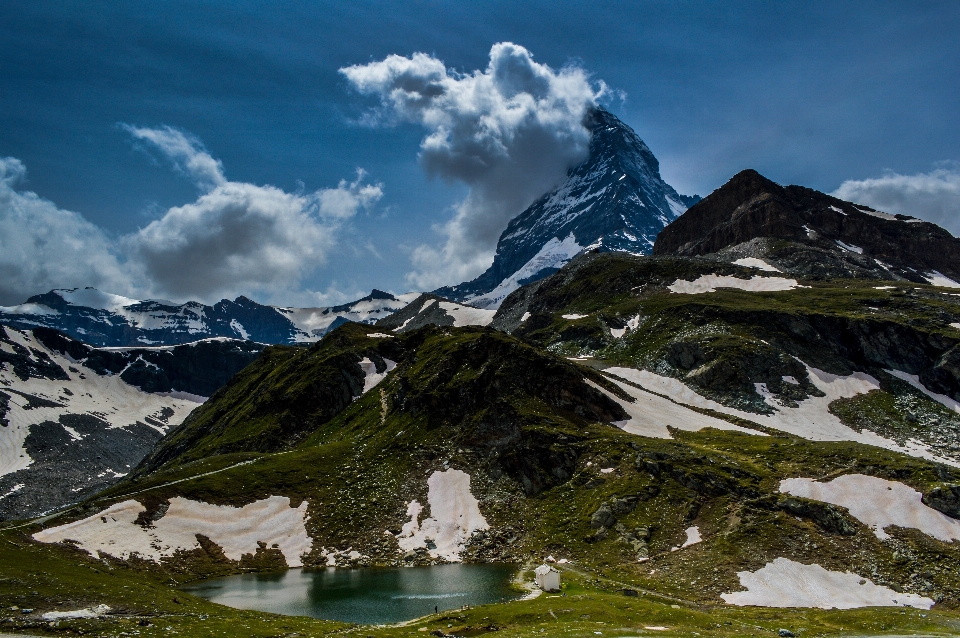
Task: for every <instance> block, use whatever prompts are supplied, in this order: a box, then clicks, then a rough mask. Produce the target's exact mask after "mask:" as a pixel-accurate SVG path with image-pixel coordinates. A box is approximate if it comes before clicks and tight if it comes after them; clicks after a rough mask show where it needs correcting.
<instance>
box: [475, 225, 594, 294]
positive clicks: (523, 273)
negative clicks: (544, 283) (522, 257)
mask: <svg viewBox="0 0 960 638" xmlns="http://www.w3.org/2000/svg"><path fill="white" fill-rule="evenodd" d="M581 250H583V246H581V245H580V244H578V243H577V239H576V237H574V236H573V233H570V234H569V235H567V238H566V239H564V240H563V241H560V240H559V239H557V238H556V237H554V238H552V239H551V240H550V241H548V242H547V243H546V244H544V245H543V248H541V249H540V251H539V252H538V253H537V254H536V255H534V256H533V257H531V258H530V260H529V261H528V262H527V263H525V264H524V265H523V266H521V267H520V269H519V270H517V272H515V273H513V274H512V275H510V276H509V277H507V278H506V279H504V280H503V281H501V282H500V284H499V285H497V287H496V288H494V289H493V290H491V291H490V292H488V293H486V294H485V295H481V296H479V297H473V298H470V299H467V301H469V302H470V303H471V304H472V305H474V306H477V307H479V308H490V309H493V310H496V309H497V308H499V307H500V304H501V303H502V302H503V300H504V299H505V298H506V297H507V295H509V294H510V293H511V292H513V291H514V290H516V289H517V288H519V287H520V286H521V285H523V284H522V283H521V282H522V281H524V280H527V279H530V278H531V277H533V276H534V275H536V274H537V273H539V272H540V271H542V270H545V269H556V270H559V269H560V268H562V267H563V266H564V265H565V264H566V263H567V262H569V261H570V260H571V259H573V258H574V257H575V256H576V255H577V254H578V253H579V252H580V251H581Z"/></svg>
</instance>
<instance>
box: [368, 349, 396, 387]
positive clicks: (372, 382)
mask: <svg viewBox="0 0 960 638" xmlns="http://www.w3.org/2000/svg"><path fill="white" fill-rule="evenodd" d="M383 362H384V363H386V364H387V367H386V369H384V371H383V372H377V364H375V363H374V362H373V361H371V360H370V359H368V358H367V357H364V358H363V360H362V361H361V362H360V368H361V369H362V370H363V374H364V378H363V392H362V394H366V393H367V392H369V391H370V390H372V389H373V388H374V387H376V385H377V384H378V383H380V382H381V381H383V380H384V379H385V378H386V376H387V375H388V374H390V371H391V370H393V369H394V368H396V367H397V362H396V361H391V360H390V359H384V360H383Z"/></svg>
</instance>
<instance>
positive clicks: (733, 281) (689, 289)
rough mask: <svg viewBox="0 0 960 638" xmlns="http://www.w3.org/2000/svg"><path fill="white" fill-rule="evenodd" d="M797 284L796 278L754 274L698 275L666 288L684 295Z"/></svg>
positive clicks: (776, 288)
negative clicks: (745, 276) (724, 289)
mask: <svg viewBox="0 0 960 638" xmlns="http://www.w3.org/2000/svg"><path fill="white" fill-rule="evenodd" d="M798 285H799V284H798V283H797V280H796V279H786V278H784V277H761V276H759V275H754V276H753V277H751V278H750V279H739V278H737V277H730V276H727V275H700V276H699V277H698V278H696V279H694V280H693V281H687V280H685V279H678V280H676V281H675V282H673V283H672V284H670V285H669V286H667V288H668V289H669V290H670V291H671V292H676V293H680V294H684V295H699V294H702V293H705V292H715V291H716V290H717V288H737V289H739V290H746V291H749V292H779V291H783V290H791V289H793V288H796V287H797V286H798Z"/></svg>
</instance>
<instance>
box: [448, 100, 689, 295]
mask: <svg viewBox="0 0 960 638" xmlns="http://www.w3.org/2000/svg"><path fill="white" fill-rule="evenodd" d="M585 125H586V127H587V128H588V129H589V130H590V131H591V138H590V155H589V157H588V159H587V160H586V161H585V162H583V163H582V164H580V165H579V166H577V167H575V168H573V169H571V170H570V172H569V174H568V175H567V177H566V179H565V180H564V181H563V182H562V183H561V184H560V185H559V186H558V187H557V188H556V189H554V190H553V191H551V192H549V193H546V194H545V195H543V197H541V198H540V199H538V200H537V201H535V202H534V203H533V204H531V205H530V207H529V208H527V209H526V210H525V211H523V212H522V213H520V214H519V215H518V216H517V217H515V218H514V219H513V220H511V221H510V223H509V225H508V226H507V228H506V230H504V231H503V234H502V235H501V236H500V241H499V242H498V243H497V252H496V256H495V257H494V261H493V265H491V266H490V268H489V269H488V270H487V271H486V272H484V273H483V274H482V275H480V276H479V277H477V278H476V279H474V280H473V281H470V282H465V283H463V284H460V285H458V286H449V287H445V288H440V289H438V290H436V291H434V294H436V295H439V296H442V297H445V298H448V299H452V300H454V301H461V302H468V303H470V304H471V305H474V306H477V307H480V308H494V309H495V308H496V307H497V306H498V305H499V304H500V302H501V301H502V300H503V298H504V297H506V296H507V295H508V294H509V293H511V292H513V291H514V290H516V289H517V288H519V287H520V286H522V285H524V284H526V283H529V282H531V281H535V280H537V279H540V278H542V277H545V276H547V275H549V274H550V273H552V272H555V271H556V270H557V269H558V268H560V267H561V266H563V264H565V263H567V262H568V261H569V260H570V259H571V258H572V257H573V256H574V255H576V254H578V253H579V252H580V251H582V250H584V249H585V248H587V247H589V248H591V249H593V248H598V249H600V250H614V251H623V252H631V253H640V254H648V253H649V252H650V251H651V250H652V249H653V242H654V239H655V238H656V237H657V234H658V233H659V232H660V231H661V230H662V229H663V227H664V226H666V225H667V224H669V223H670V222H671V221H673V220H674V219H676V217H677V215H679V214H680V213H682V212H683V211H685V210H686V209H687V207H689V206H690V205H692V204H694V203H695V202H697V201H698V200H699V198H698V197H697V196H684V195H680V194H678V193H677V192H676V190H674V189H673V188H672V187H671V186H670V185H669V184H667V183H666V182H664V181H663V178H661V176H660V165H659V162H657V158H656V157H654V155H653V153H652V152H651V151H650V149H649V148H648V147H647V145H646V144H644V142H643V140H641V139H640V138H639V137H638V136H637V134H636V133H635V132H634V131H633V130H632V129H631V128H630V127H629V126H627V125H626V124H624V123H623V122H621V121H620V120H619V119H617V117H616V116H614V115H613V114H611V113H609V112H608V111H605V110H604V109H602V108H597V109H594V110H592V111H590V112H589V113H588V114H587V117H586V120H585Z"/></svg>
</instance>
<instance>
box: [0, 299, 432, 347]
mask: <svg viewBox="0 0 960 638" xmlns="http://www.w3.org/2000/svg"><path fill="white" fill-rule="evenodd" d="M416 296H417V295H416V294H413V295H410V294H407V295H400V296H399V297H396V296H394V295H392V294H390V293H387V292H383V291H381V290H374V291H373V292H372V293H371V294H369V295H367V296H366V297H363V298H361V299H358V300H357V301H354V302H351V303H347V304H341V305H338V306H330V307H320V308H287V307H274V306H265V305H262V304H259V303H257V302H255V301H253V300H251V299H248V298H247V297H243V296H241V297H237V298H236V299H235V300H233V301H230V300H228V299H223V300H221V301H219V302H217V303H216V304H213V305H212V306H209V305H204V304H201V303H198V302H193V301H191V302H187V303H184V304H175V303H172V302H168V301H155V300H147V301H139V300H136V299H130V298H127V297H122V296H119V295H113V294H109V293H104V292H101V291H99V290H96V289H94V288H82V289H80V288H74V289H63V290H52V291H50V292H48V293H45V294H42V295H35V296H33V297H30V298H29V299H28V300H27V301H26V303H23V304H20V305H17V306H6V307H0V324H4V325H8V326H12V327H14V328H19V329H22V330H30V329H32V328H35V327H45V328H54V329H56V330H60V331H62V332H64V333H66V334H68V335H70V336H72V337H73V338H75V339H79V340H81V341H84V342H85V343H89V344H91V345H94V346H107V347H149V346H168V345H178V344H185V343H190V342H193V341H198V340H201V339H209V338H227V339H245V340H251V341H256V342H258V343H266V344H271V343H284V344H295V343H312V342H314V341H316V340H317V339H320V338H321V337H322V336H323V335H324V334H326V332H327V331H328V330H330V329H331V328H332V327H336V326H338V325H340V324H342V323H343V322H345V321H358V322H361V323H373V322H375V321H377V320H378V319H381V318H383V317H386V316H388V315H390V314H392V313H393V312H395V311H397V310H399V309H400V308H402V307H403V306H405V305H406V304H407V303H408V302H409V301H410V300H412V299H413V298H415V297H416Z"/></svg>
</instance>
